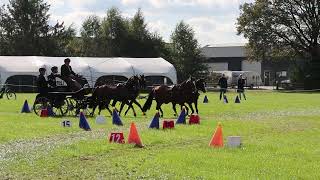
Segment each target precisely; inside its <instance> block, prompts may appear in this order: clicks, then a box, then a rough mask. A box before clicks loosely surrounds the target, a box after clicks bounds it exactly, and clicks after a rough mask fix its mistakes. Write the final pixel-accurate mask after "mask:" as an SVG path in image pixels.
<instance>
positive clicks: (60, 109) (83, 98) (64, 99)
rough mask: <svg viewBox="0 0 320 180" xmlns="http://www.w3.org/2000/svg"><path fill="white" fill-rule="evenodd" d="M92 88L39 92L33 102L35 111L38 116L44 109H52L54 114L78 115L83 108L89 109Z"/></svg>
mask: <svg viewBox="0 0 320 180" xmlns="http://www.w3.org/2000/svg"><path fill="white" fill-rule="evenodd" d="M91 91H92V89H91V88H82V89H80V90H79V91H76V92H59V91H57V92H48V93H47V94H38V95H37V96H36V100H35V102H34V104H33V111H34V113H35V114H37V115H38V116H40V115H41V111H42V110H43V109H50V110H52V111H51V113H53V115H54V116H58V117H59V116H66V115H78V114H79V112H80V111H81V109H87V107H88V105H89V103H90V98H91V96H89V95H88V94H90V93H91Z"/></svg>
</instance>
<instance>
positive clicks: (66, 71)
mask: <svg viewBox="0 0 320 180" xmlns="http://www.w3.org/2000/svg"><path fill="white" fill-rule="evenodd" d="M71 74H72V75H74V76H76V75H77V74H76V73H75V72H73V71H72V67H71V66H67V65H65V64H64V65H62V66H61V76H62V77H69V76H70V75H71Z"/></svg>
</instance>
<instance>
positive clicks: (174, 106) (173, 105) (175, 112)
mask: <svg viewBox="0 0 320 180" xmlns="http://www.w3.org/2000/svg"><path fill="white" fill-rule="evenodd" d="M172 109H173V111H174V116H177V115H178V113H177V108H176V103H172Z"/></svg>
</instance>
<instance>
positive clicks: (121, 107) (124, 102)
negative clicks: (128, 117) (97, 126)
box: [119, 100, 128, 116]
mask: <svg viewBox="0 0 320 180" xmlns="http://www.w3.org/2000/svg"><path fill="white" fill-rule="evenodd" d="M127 102H128V101H127V100H125V101H121V106H120V111H119V116H121V111H122V109H123V107H124V105H125V104H127Z"/></svg>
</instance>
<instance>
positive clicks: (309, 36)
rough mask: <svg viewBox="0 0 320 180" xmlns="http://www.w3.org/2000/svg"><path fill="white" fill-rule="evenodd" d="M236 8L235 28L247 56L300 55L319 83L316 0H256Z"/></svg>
mask: <svg viewBox="0 0 320 180" xmlns="http://www.w3.org/2000/svg"><path fill="white" fill-rule="evenodd" d="M240 9H241V14H240V17H239V18H238V20H237V30H238V34H242V35H244V37H245V38H247V39H248V40H249V43H248V45H247V49H248V52H249V57H255V58H258V59H274V58H276V59H279V58H280V59H281V57H292V58H297V57H300V58H301V57H302V58H304V59H306V60H307V63H308V64H311V66H309V67H312V68H308V69H306V71H307V72H308V73H309V77H310V80H311V81H312V82H313V83H314V84H316V82H318V83H317V84H318V85H319V86H320V0H256V1H255V2H254V3H244V4H243V5H241V7H240Z"/></svg>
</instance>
